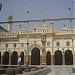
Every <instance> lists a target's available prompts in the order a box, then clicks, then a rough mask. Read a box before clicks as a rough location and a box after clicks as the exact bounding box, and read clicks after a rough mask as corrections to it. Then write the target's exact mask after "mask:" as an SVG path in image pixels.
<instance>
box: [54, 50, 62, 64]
mask: <svg viewBox="0 0 75 75" xmlns="http://www.w3.org/2000/svg"><path fill="white" fill-rule="evenodd" d="M55 65H62V52H61V51H60V50H57V51H55Z"/></svg>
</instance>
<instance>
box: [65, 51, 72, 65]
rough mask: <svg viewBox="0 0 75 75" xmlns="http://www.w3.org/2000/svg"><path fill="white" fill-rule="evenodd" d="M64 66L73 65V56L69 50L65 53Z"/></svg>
mask: <svg viewBox="0 0 75 75" xmlns="http://www.w3.org/2000/svg"><path fill="white" fill-rule="evenodd" d="M65 65H73V54H72V51H71V50H66V51H65Z"/></svg>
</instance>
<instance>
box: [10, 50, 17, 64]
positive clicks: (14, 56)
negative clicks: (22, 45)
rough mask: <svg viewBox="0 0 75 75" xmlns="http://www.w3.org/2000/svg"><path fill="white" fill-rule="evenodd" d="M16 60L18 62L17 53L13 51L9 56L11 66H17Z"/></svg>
mask: <svg viewBox="0 0 75 75" xmlns="http://www.w3.org/2000/svg"><path fill="white" fill-rule="evenodd" d="M17 60H18V53H17V51H13V52H12V54H11V64H12V65H17Z"/></svg>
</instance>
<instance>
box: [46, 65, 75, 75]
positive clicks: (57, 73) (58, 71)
mask: <svg viewBox="0 0 75 75" xmlns="http://www.w3.org/2000/svg"><path fill="white" fill-rule="evenodd" d="M72 67H73V65H66V66H65V65H64V66H51V72H49V73H48V74H47V75H75V74H74V73H72Z"/></svg>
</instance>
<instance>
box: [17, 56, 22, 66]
mask: <svg viewBox="0 0 75 75" xmlns="http://www.w3.org/2000/svg"><path fill="white" fill-rule="evenodd" d="M18 64H19V66H20V65H21V56H19V58H18Z"/></svg>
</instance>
